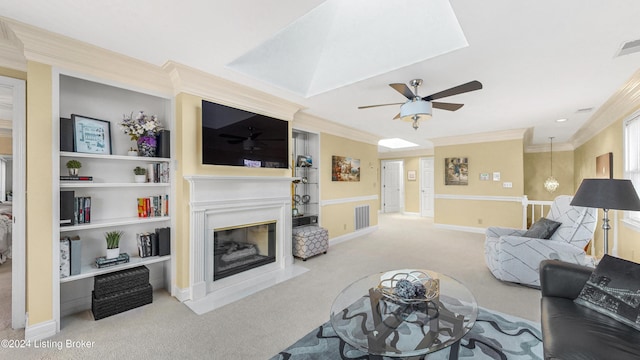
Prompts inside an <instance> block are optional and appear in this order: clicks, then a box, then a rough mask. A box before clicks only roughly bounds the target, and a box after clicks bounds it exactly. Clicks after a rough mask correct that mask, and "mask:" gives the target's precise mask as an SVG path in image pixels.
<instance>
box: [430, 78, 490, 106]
mask: <svg viewBox="0 0 640 360" xmlns="http://www.w3.org/2000/svg"><path fill="white" fill-rule="evenodd" d="M480 89H482V83H480V81H477V80H474V81H470V82H468V83H466V84H462V85H458V86H454V87H452V88H451V89H447V90H443V91H440V92H437V93H435V94H431V95H429V96H427V97H423V98H422V99H423V100H427V101H431V100H435V99H440V98H443V97H447V96H453V95H458V94H462V93H466V92H469V91H475V90H480Z"/></svg>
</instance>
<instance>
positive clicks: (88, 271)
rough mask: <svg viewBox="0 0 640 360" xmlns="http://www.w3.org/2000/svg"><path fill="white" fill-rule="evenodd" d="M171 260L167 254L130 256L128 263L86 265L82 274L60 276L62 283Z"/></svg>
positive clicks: (81, 271)
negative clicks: (98, 266)
mask: <svg viewBox="0 0 640 360" xmlns="http://www.w3.org/2000/svg"><path fill="white" fill-rule="evenodd" d="M168 260H171V255H167V256H150V257H145V258H141V257H134V256H132V257H130V258H129V262H128V263H126V264H120V265H114V266H109V267H105V268H97V267H95V266H94V265H84V266H82V268H81V269H80V274H78V275H72V276H67V277H64V278H60V283H66V282H71V281H75V280H80V279H86V278H90V277H94V276H96V275H102V274H108V273H110V272H113V271H118V270H124V269H129V268H132V267H136V266H140V265H150V264H155V263H159V262H163V261H168Z"/></svg>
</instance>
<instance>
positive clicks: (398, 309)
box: [330, 269, 478, 359]
mask: <svg viewBox="0 0 640 360" xmlns="http://www.w3.org/2000/svg"><path fill="white" fill-rule="evenodd" d="M410 272H413V273H422V274H425V276H426V277H427V278H431V279H433V280H435V281H436V282H437V285H436V286H437V287H438V288H439V289H438V290H439V291H437V292H436V294H437V296H435V297H433V298H431V297H430V296H429V293H428V292H427V295H426V297H418V300H412V301H408V303H407V302H406V301H403V300H402V299H400V300H399V299H398V297H397V296H394V295H393V291H391V293H390V292H389V291H388V289H389V288H388V287H385V286H381V285H385V284H386V285H388V284H389V282H388V279H390V277H392V276H393V275H397V274H400V275H401V276H404V275H403V274H407V273H410ZM394 278H395V277H394ZM381 281H382V283H381ZM395 283H397V282H395ZM395 283H394V284H395ZM429 283H430V284H432V283H431V282H429ZM385 289H386V291H385ZM432 296H433V295H432ZM426 298H429V299H430V300H428V301H427V300H426ZM477 316H478V304H477V303H476V300H475V297H474V296H473V294H471V292H470V291H469V290H468V289H467V288H466V287H465V286H464V285H463V284H462V283H460V282H459V281H457V280H455V279H453V278H451V277H449V276H446V275H443V274H440V273H437V272H433V271H430V270H423V269H403V270H394V271H390V272H386V273H378V274H373V275H369V276H366V277H364V278H362V279H359V280H357V281H355V282H354V283H352V284H351V285H349V286H348V287H347V288H345V289H344V290H343V291H342V292H341V293H340V294H339V295H338V297H337V298H336V299H335V300H334V302H333V305H332V306H331V317H330V319H331V326H332V327H333V329H334V330H335V332H336V334H337V335H338V336H339V337H340V338H341V339H342V340H344V341H345V342H346V343H348V344H350V345H351V346H353V347H355V348H356V349H359V350H361V351H364V352H366V353H368V354H369V355H378V356H389V357H411V356H420V355H425V354H428V353H431V352H434V351H437V350H440V349H443V348H446V347H448V346H451V349H450V352H449V358H450V359H457V358H458V351H459V347H460V339H461V338H462V337H463V336H464V335H465V334H466V333H467V332H468V331H469V330H470V329H471V328H472V327H473V324H474V323H475V321H476V317H477Z"/></svg>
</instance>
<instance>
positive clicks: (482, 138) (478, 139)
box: [429, 129, 528, 147]
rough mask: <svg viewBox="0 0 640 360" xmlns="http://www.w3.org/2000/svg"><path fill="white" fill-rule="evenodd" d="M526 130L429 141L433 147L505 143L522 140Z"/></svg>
mask: <svg viewBox="0 0 640 360" xmlns="http://www.w3.org/2000/svg"><path fill="white" fill-rule="evenodd" d="M527 130H528V129H514V130H504V131H493V132H486V133H476V134H467V135H458V136H448V137H441V138H435V139H429V140H431V142H433V146H435V147H439V146H448V145H460V144H476V143H484V142H494V141H506V140H523V139H524V135H525V133H526V131H527Z"/></svg>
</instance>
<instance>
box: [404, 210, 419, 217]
mask: <svg viewBox="0 0 640 360" xmlns="http://www.w3.org/2000/svg"><path fill="white" fill-rule="evenodd" d="M402 214H403V215H407V216H418V217H419V216H420V213H417V212H407V211H404V212H403V213H402Z"/></svg>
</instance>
